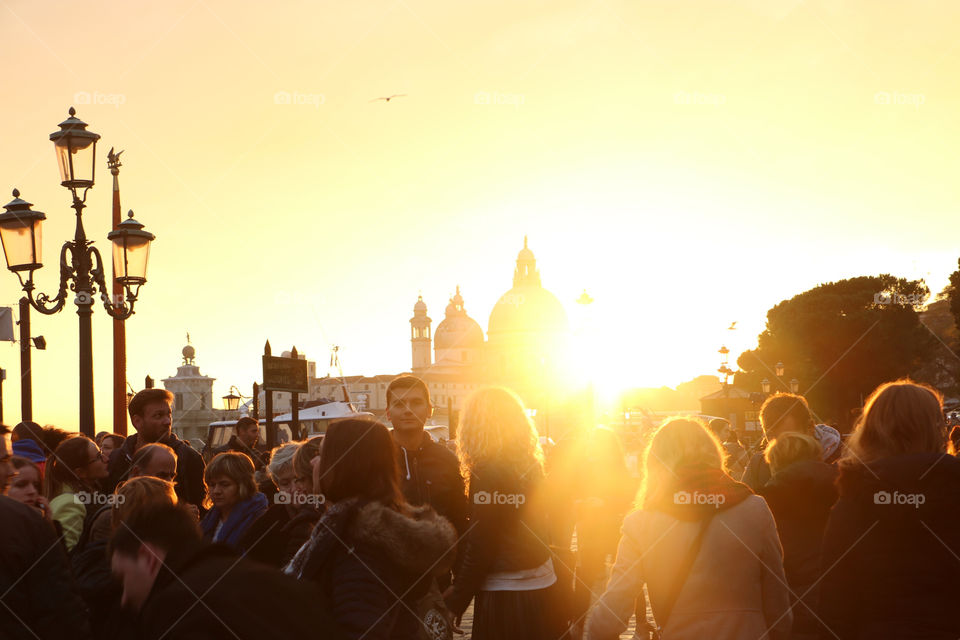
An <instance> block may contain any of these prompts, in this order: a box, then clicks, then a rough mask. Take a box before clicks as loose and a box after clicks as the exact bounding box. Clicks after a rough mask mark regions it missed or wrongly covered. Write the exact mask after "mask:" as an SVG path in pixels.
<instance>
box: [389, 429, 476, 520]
mask: <svg viewBox="0 0 960 640" xmlns="http://www.w3.org/2000/svg"><path fill="white" fill-rule="evenodd" d="M397 467H398V468H399V469H400V490H401V491H402V492H403V497H404V498H406V499H407V502H409V503H410V504H412V505H414V506H419V505H422V504H428V505H430V506H431V507H433V509H434V510H435V511H436V512H437V513H438V514H440V515H441V516H443V517H444V518H446V519H447V520H449V521H450V524H452V525H453V526H454V528H455V529H456V530H457V534H458V535H463V532H464V531H466V530H467V496H466V490H465V488H464V484H463V478H462V477H461V476H460V462H459V460H457V456H455V455H454V454H453V452H452V451H450V450H449V449H447V448H446V447H445V446H443V445H442V444H438V443H436V442H434V441H433V438H431V437H430V435H429V434H427V433H424V434H423V439H422V440H421V442H420V446H419V447H418V448H417V449H406V448H404V447H402V446H400V445H399V444H398V445H397Z"/></svg>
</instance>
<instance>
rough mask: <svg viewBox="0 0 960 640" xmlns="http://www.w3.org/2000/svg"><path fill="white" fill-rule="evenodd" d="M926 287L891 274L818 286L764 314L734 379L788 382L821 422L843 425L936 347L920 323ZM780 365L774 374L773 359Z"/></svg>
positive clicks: (774, 386)
mask: <svg viewBox="0 0 960 640" xmlns="http://www.w3.org/2000/svg"><path fill="white" fill-rule="evenodd" d="M929 295H930V290H929V289H928V288H927V286H926V284H924V282H923V281H922V280H907V279H904V278H896V277H894V276H891V275H889V274H882V275H879V276H861V277H857V278H850V279H848V280H841V281H839V282H830V283H827V284H821V285H819V286H817V287H815V288H813V289H811V290H809V291H805V292H803V293H801V294H799V295H797V296H794V297H793V298H791V299H789V300H784V301H783V302H780V303H779V304H777V305H776V306H774V307H773V308H772V309H770V311H768V312H767V326H766V329H765V330H764V331H763V333H761V334H760V336H759V338H758V346H757V349H754V350H751V351H745V352H744V353H742V354H741V355H740V357H739V358H738V359H737V364H738V365H739V366H740V369H741V370H742V371H741V372H739V373H738V374H737V376H736V380H735V382H736V384H737V386H739V387H741V388H742V389H745V390H748V391H759V390H760V385H761V380H762V379H763V378H767V379H768V380H769V381H770V386H771V392H773V391H789V390H790V385H789V382H790V380H792V379H794V378H795V379H797V380H798V381H799V392H800V393H801V394H803V395H804V396H806V398H807V400H808V401H809V402H810V405H811V409H812V410H813V411H814V413H815V414H816V416H817V418H818V420H819V421H824V422H832V421H836V422H837V423H839V425H840V426H841V427H843V428H849V426H850V425H851V422H852V420H853V418H854V417H855V415H854V414H855V412H856V410H857V409H858V408H859V407H860V406H861V405H862V402H863V400H865V399H866V397H867V396H868V395H869V394H870V392H871V391H872V390H873V389H874V388H875V387H876V386H877V385H879V384H881V383H883V382H887V381H890V380H896V379H897V378H901V377H904V376H908V375H910V374H911V373H912V372H914V371H917V370H919V369H920V367H921V365H922V364H923V363H924V361H925V360H926V359H929V358H930V357H931V356H932V354H933V352H934V351H935V350H936V348H937V346H938V342H937V340H936V338H935V337H934V336H933V335H932V334H931V333H930V331H928V330H927V328H926V327H925V326H924V325H923V324H922V323H921V322H920V317H919V313H918V311H919V309H920V308H921V307H922V306H923V304H924V302H925V301H926V299H927V297H928V296H929ZM778 362H782V363H783V364H784V369H785V371H784V375H783V377H782V378H778V377H777V375H776V371H775V366H776V363H778Z"/></svg>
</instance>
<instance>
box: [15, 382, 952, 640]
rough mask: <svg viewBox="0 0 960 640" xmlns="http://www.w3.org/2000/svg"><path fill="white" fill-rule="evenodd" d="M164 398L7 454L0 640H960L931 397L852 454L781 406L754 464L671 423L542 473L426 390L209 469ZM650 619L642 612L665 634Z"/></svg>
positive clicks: (477, 411)
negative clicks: (104, 430)
mask: <svg viewBox="0 0 960 640" xmlns="http://www.w3.org/2000/svg"><path fill="white" fill-rule="evenodd" d="M172 406H173V397H172V395H171V394H170V393H169V392H167V391H165V390H161V389H147V390H144V391H141V392H140V393H138V394H136V395H135V396H134V397H133V399H132V400H131V402H130V405H129V413H130V419H131V423H132V425H133V427H134V429H135V433H134V434H133V435H131V436H130V437H127V438H123V437H121V436H118V435H116V434H100V435H99V436H98V437H97V438H96V440H91V439H89V438H87V437H86V436H83V435H79V434H71V433H66V432H64V431H61V430H59V429H56V428H53V427H40V426H39V425H37V424H35V423H32V422H24V423H21V424H19V425H17V426H16V427H15V428H14V429H13V430H12V431H10V430H8V429H7V428H6V427H3V428H2V431H3V436H2V438H0V493H3V494H4V495H3V496H0V604H2V605H3V606H2V607H0V637H2V638H42V639H46V638H71V639H72V638H77V639H85V638H148V639H157V640H159V639H161V638H171V639H176V638H267V637H269V638H283V639H286V638H291V639H293V638H297V639H302V638H330V639H337V640H339V639H341V638H342V639H356V640H359V639H361V638H364V639H370V640H386V639H414V638H417V639H423V640H441V639H449V638H452V637H453V636H454V635H456V634H459V633H462V631H461V628H460V627H461V626H462V625H463V620H464V615H465V613H466V612H467V611H468V609H469V608H470V607H471V605H472V620H471V625H470V632H471V634H472V637H473V638H474V639H476V640H510V639H514V638H516V639H518V640H521V639H522V640H528V639H529V640H560V639H562V638H567V639H570V640H579V639H581V638H583V639H589V640H614V639H617V638H620V637H621V634H623V633H624V632H625V631H626V630H627V629H628V627H630V624H631V619H633V620H634V623H633V624H634V628H635V629H636V636H635V637H638V638H648V637H650V638H664V639H666V640H673V639H675V640H685V639H690V640H693V639H697V640H700V639H704V638H716V639H721V640H728V639H729V640H741V639H742V640H748V639H751V640H752V639H759V638H772V639H774V640H778V639H780V640H789V639H792V640H814V639H817V638H840V639H842V640H846V639H854V638H857V639H859V638H890V639H893V638H898V639H899V638H929V639H940V638H943V639H946V638H957V637H960V617H958V616H956V614H955V613H953V611H952V608H951V605H952V604H953V603H955V602H957V601H960V518H958V517H957V515H956V514H957V512H958V509H960V461H958V460H957V459H956V458H955V457H954V454H955V446H954V444H953V442H952V439H951V437H950V435H953V434H948V430H947V428H948V421H947V418H946V417H945V415H944V412H943V406H942V397H941V396H940V394H939V393H938V392H937V391H936V390H934V389H933V388H931V387H928V386H926V385H923V384H919V383H915V382H912V381H909V380H901V381H896V382H891V383H887V384H884V385H882V386H880V387H879V388H877V389H876V390H875V391H874V392H873V394H872V395H871V396H870V397H869V399H868V400H867V402H866V403H865V406H864V408H863V412H862V415H861V417H860V419H859V421H858V423H857V425H856V427H855V429H854V430H853V432H852V434H851V435H850V437H849V439H848V440H847V441H846V442H845V441H844V439H843V438H842V437H841V435H840V434H839V433H838V432H837V430H836V429H833V428H831V427H829V426H827V425H823V424H817V420H816V419H815V418H814V415H813V414H812V412H811V411H810V408H809V407H808V405H807V402H806V401H805V399H804V398H803V397H801V396H798V395H794V394H776V395H774V396H772V397H770V398H768V399H767V401H766V402H765V403H764V405H763V407H762V409H761V412H760V422H761V425H762V429H763V434H764V439H763V441H762V446H761V447H760V448H758V449H757V450H754V451H751V450H748V449H747V448H746V447H744V446H743V445H742V444H741V443H740V442H739V441H738V438H737V434H736V432H735V431H734V430H733V429H732V428H731V425H730V424H729V423H727V422H726V421H724V420H712V421H710V422H704V421H703V420H701V419H699V418H697V417H675V418H670V419H668V420H666V421H665V422H664V423H663V424H661V425H657V426H656V427H655V428H653V429H651V430H650V431H649V433H644V434H643V437H642V442H643V453H642V455H641V457H640V459H639V463H638V465H637V467H638V469H637V470H638V471H639V477H636V476H635V475H634V474H631V473H630V470H629V468H628V465H627V463H626V462H625V460H626V457H625V453H624V450H623V447H622V444H621V441H620V439H619V438H618V436H617V434H616V433H615V432H613V431H611V430H608V429H604V428H593V427H591V428H588V429H583V430H581V431H574V432H572V433H570V434H568V435H567V436H566V437H564V438H563V439H561V440H560V442H558V443H557V445H556V446H555V447H553V448H552V450H550V451H547V452H545V451H544V449H543V446H544V445H543V443H542V439H541V438H540V437H539V434H538V433H537V430H536V428H535V426H534V424H533V423H532V422H531V420H530V418H529V416H528V412H527V410H526V409H525V407H524V406H523V403H522V401H521V400H520V398H519V397H518V396H516V395H515V394H514V393H513V392H511V391H509V390H507V389H503V388H499V387H489V388H483V389H479V390H477V391H475V392H474V393H473V394H471V395H470V396H469V397H468V398H467V400H466V401H465V403H464V405H463V407H462V411H461V414H460V419H459V422H458V424H457V425H456V431H455V445H456V446H455V452H454V451H451V449H450V448H448V447H446V446H444V445H443V444H441V443H438V442H435V441H434V439H433V438H432V437H431V436H430V435H429V434H428V433H426V432H425V430H424V425H425V424H426V423H427V422H428V420H429V419H430V417H431V415H432V411H433V405H432V403H431V399H430V394H429V391H428V389H427V386H426V385H425V384H424V383H423V381H421V380H420V379H418V378H416V377H414V376H411V375H403V376H400V377H398V378H396V379H395V380H393V381H392V382H391V384H390V385H389V388H388V390H387V411H386V416H385V417H386V422H389V424H390V427H388V426H387V425H386V424H385V423H381V422H379V421H377V420H374V419H372V418H367V417H362V416H358V417H355V418H345V419H341V420H338V421H335V422H333V423H331V424H330V426H329V427H328V429H327V430H326V432H325V433H324V434H323V435H320V436H315V437H312V438H309V439H306V440H303V441H299V442H290V443H285V444H282V445H280V446H278V447H275V448H274V449H273V450H272V451H264V450H263V449H262V448H261V447H259V446H258V445H259V434H260V429H259V424H258V423H257V421H256V420H255V419H252V418H244V419H241V420H240V421H238V424H237V427H236V433H235V435H234V437H233V438H231V440H230V442H229V443H227V444H226V445H225V446H224V447H221V448H220V449H218V450H216V451H213V452H211V454H212V456H211V457H209V458H208V459H206V460H205V459H204V456H202V455H201V454H200V453H199V452H197V451H196V450H194V449H193V448H192V447H191V446H190V444H189V443H187V442H186V441H184V440H181V439H179V438H177V437H176V435H174V434H173V433H172V432H171V421H172ZM651 614H652V615H651Z"/></svg>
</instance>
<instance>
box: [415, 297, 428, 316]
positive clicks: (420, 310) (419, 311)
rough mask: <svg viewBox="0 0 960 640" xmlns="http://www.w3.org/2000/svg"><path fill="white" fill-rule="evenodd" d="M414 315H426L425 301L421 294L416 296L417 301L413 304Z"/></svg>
mask: <svg viewBox="0 0 960 640" xmlns="http://www.w3.org/2000/svg"><path fill="white" fill-rule="evenodd" d="M413 313H414V315H426V313H427V303H426V302H424V301H423V296H417V303H416V304H415V305H413Z"/></svg>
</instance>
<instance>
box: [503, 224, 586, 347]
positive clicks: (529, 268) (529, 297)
mask: <svg viewBox="0 0 960 640" xmlns="http://www.w3.org/2000/svg"><path fill="white" fill-rule="evenodd" d="M568 328H569V325H568V322H567V312H566V311H564V309H563V305H562V304H560V301H559V300H557V297H556V296H555V295H553V294H552V293H550V292H549V291H547V290H546V289H544V288H543V286H542V285H541V284H540V272H539V271H538V270H537V259H536V257H534V255H533V251H531V250H530V248H529V247H528V246H527V238H526V237H524V239H523V249H521V250H520V253H519V254H517V268H516V270H515V271H514V273H513V288H512V289H510V290H509V291H507V292H506V293H505V294H503V295H502V296H500V300H498V301H497V304H496V305H494V307H493V310H492V311H491V312H490V321H489V323H488V324H487V334H488V335H489V336H490V338H491V339H493V338H494V337H495V336H501V335H503V334H511V333H512V334H516V333H556V332H565V331H567V330H568Z"/></svg>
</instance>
